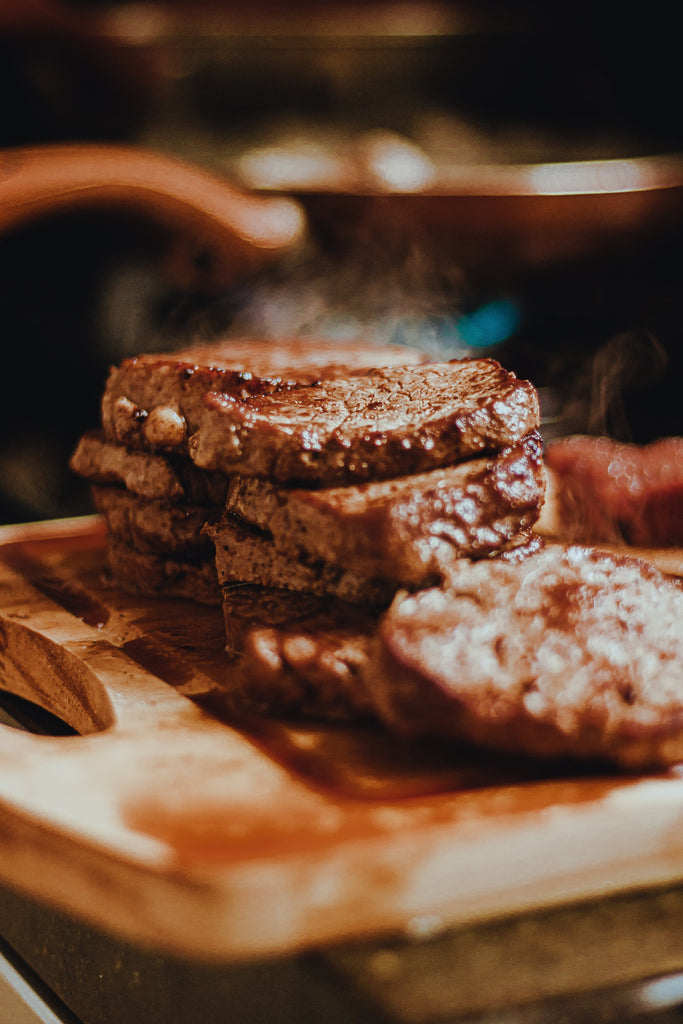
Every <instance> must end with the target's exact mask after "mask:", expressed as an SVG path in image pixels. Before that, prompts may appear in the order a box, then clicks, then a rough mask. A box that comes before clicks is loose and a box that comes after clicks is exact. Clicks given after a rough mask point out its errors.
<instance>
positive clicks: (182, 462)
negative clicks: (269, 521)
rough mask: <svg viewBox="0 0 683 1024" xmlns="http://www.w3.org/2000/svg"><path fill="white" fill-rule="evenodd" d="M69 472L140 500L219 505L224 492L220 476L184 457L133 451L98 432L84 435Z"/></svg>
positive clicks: (224, 481)
mask: <svg viewBox="0 0 683 1024" xmlns="http://www.w3.org/2000/svg"><path fill="white" fill-rule="evenodd" d="M71 468H72V469H73V471H74V473H78V475H79V476H82V477H83V478H84V479H86V480H90V481H92V482H93V483H96V484H115V485H119V486H122V487H125V489H126V490H127V491H129V492H130V493H131V494H138V495H140V497H142V498H149V499H150V500H156V499H160V498H163V499H164V500H166V501H180V502H187V503H189V504H192V505H222V504H224V502H225V496H226V493H227V490H228V478H227V477H226V475H225V474H224V473H207V472H206V471H205V470H203V469H197V467H196V466H195V465H194V464H193V463H192V462H190V460H189V459H188V458H187V457H184V456H179V455H174V454H172V453H171V454H167V455H162V454H160V453H152V452H143V451H136V450H131V449H129V448H126V447H125V445H122V444H117V443H116V442H114V441H107V440H105V438H104V435H103V434H102V432H101V431H99V430H92V431H89V432H88V433H86V434H84V435H83V437H82V438H81V439H80V441H79V442H78V445H77V447H76V450H75V451H74V453H73V455H72V456H71Z"/></svg>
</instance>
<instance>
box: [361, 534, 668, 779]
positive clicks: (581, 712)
mask: <svg viewBox="0 0 683 1024" xmlns="http://www.w3.org/2000/svg"><path fill="white" fill-rule="evenodd" d="M682 621H683V590H682V589H681V587H679V586H678V585H677V584H676V583H674V582H673V581H672V580H670V579H669V578H667V577H665V576H663V575H662V574H661V573H660V572H658V571H657V570H656V569H653V568H652V567H651V566H649V565H648V564H646V563H645V562H642V561H639V560H637V559H632V558H628V557H625V556H624V557H619V556H613V555H609V554H606V553H604V552H600V551H598V550H596V549H593V548H585V547H579V546H572V547H567V548H565V547H563V546H560V545H552V546H549V547H547V548H546V549H545V550H544V551H542V552H540V553H539V554H537V555H532V556H530V557H529V558H528V559H526V560H524V561H522V562H520V563H519V564H517V565H515V564H511V563H508V562H505V561H500V560H498V559H493V560H491V561H487V562H477V563H469V564H466V563H462V564H461V565H460V566H459V567H458V568H457V569H456V570H454V571H453V573H452V576H451V579H450V580H449V583H448V585H446V586H444V587H442V588H433V589H430V590H425V591H422V592H421V593H419V594H415V595H412V596H407V595H402V596H400V597H398V598H397V599H396V600H395V602H394V603H393V605H392V606H391V608H390V609H389V610H388V612H386V614H385V615H384V616H383V618H382V620H381V623H380V626H379V630H378V634H377V639H376V642H375V647H374V650H373V655H372V658H371V661H370V663H369V666H368V670H367V682H368V689H369V691H370V692H371V693H372V698H373V702H374V704H375V706H376V708H377V711H378V713H379V715H380V717H381V718H382V719H383V720H384V721H385V722H387V723H388V724H389V725H390V726H391V727H392V728H393V729H395V730H398V731H400V732H402V733H409V734H445V735H448V736H452V737H453V738H455V739H462V740H467V741H474V742H476V743H479V744H483V745H484V746H487V747H490V748H497V749H499V750H504V751H520V752H526V753H529V754H535V755H540V756H555V755H558V756H562V755H572V756H578V757H589V758H590V757H598V758H608V759H611V760H613V761H616V762H618V763H620V764H621V765H624V766H627V767H652V766H659V765H666V764H669V763H673V762H676V761H679V760H681V758H683V686H682V678H683V677H682V674H681V673H682V671H683V633H682V632H681V622H682Z"/></svg>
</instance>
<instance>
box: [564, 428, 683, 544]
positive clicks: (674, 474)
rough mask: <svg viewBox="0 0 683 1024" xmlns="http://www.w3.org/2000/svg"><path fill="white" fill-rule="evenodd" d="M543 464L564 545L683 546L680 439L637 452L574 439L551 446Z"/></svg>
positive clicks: (641, 447)
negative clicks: (576, 543)
mask: <svg viewBox="0 0 683 1024" xmlns="http://www.w3.org/2000/svg"><path fill="white" fill-rule="evenodd" d="M545 459H546V465H547V466H548V469H549V471H550V474H551V476H552V482H553V495H554V504H555V518H556V523H555V524H554V526H555V529H556V530H557V531H558V532H559V535H560V536H561V537H563V538H564V539H566V540H568V541H585V542H589V543H590V542H604V543H614V544H619V543H623V542H626V543H627V544H632V545H635V546H638V547H676V546H683V438H680V437H669V438H662V439H661V440H659V441H654V442H652V443H651V444H648V445H636V444H625V443H623V442H619V441H614V440H612V439H610V438H606V437H589V436H583V435H574V436H572V437H567V438H562V439H559V440H557V441H553V442H551V443H550V444H549V445H548V446H547V449H546V452H545Z"/></svg>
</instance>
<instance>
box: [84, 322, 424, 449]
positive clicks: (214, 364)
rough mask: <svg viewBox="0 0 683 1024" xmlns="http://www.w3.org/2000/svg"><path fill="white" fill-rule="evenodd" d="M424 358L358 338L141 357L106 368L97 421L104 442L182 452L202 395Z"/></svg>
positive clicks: (245, 343) (241, 344) (256, 391)
mask: <svg viewBox="0 0 683 1024" xmlns="http://www.w3.org/2000/svg"><path fill="white" fill-rule="evenodd" d="M424 358H425V357H424V356H423V354H422V353H420V352H418V351H416V350H415V349H410V348H407V347H404V346H402V345H372V343H368V342H367V341H359V340H357V339H355V340H352V341H341V342H336V341H335V342H334V343H332V342H325V341H320V340H315V339H295V340H282V339H278V340H264V339H238V340H232V341H225V342H223V343H219V342H213V343H205V344H197V345H193V346H191V347H189V348H187V349H182V350H180V351H178V352H175V353H156V354H145V355H140V356H136V357H134V358H130V359H126V360H124V361H123V362H122V363H121V364H120V365H118V366H115V367H112V369H111V370H110V372H109V376H108V378H107V382H106V385H105V390H104V394H103V397H102V426H103V429H104V433H105V435H106V438H107V440H109V441H116V442H119V443H121V444H124V445H126V446H127V447H131V448H140V449H143V450H145V449H147V450H150V451H180V452H184V453H186V452H187V449H188V440H189V438H190V437H191V436H192V434H193V433H194V432H195V431H196V429H197V427H198V426H199V422H200V419H201V417H202V415H203V413H204V411H205V405H204V396H205V395H206V394H207V393H211V392H217V393H220V394H229V395H234V396H241V397H247V396H249V395H260V394H263V393H267V392H269V391H273V390H278V389H285V390H286V389H287V388H288V387H290V386H291V385H292V384H293V383H294V382H296V381H298V382H307V383H311V382H313V381H317V380H318V379H319V378H320V377H338V376H344V377H348V376H353V375H354V374H357V373H362V372H364V371H366V370H368V369H370V368H371V367H373V366H383V365H386V364H391V363H401V364H404V363H407V364H410V363H416V362H420V361H422V360H423V359H424Z"/></svg>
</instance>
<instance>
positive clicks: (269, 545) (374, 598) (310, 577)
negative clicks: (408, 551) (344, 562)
mask: <svg viewBox="0 0 683 1024" xmlns="http://www.w3.org/2000/svg"><path fill="white" fill-rule="evenodd" d="M206 533H207V535H208V537H210V538H211V540H212V541H213V543H214V544H215V557H216V572H217V574H218V582H219V583H220V585H221V587H223V589H224V591H227V590H229V589H231V588H234V587H235V586H236V585H238V584H243V583H249V584H256V585H259V586H262V587H269V588H272V587H275V588H279V589H282V590H294V591H299V592H301V593H302V594H315V595H317V596H318V597H323V596H325V595H328V596H331V597H335V598H338V599H340V600H342V601H348V602H350V603H353V604H363V605H381V606H384V607H386V605H388V604H389V602H390V601H391V599H392V597H393V596H394V593H395V591H396V585H395V584H394V583H392V582H391V581H390V580H386V579H369V578H367V577H365V576H359V575H358V574H357V573H354V572H352V571H351V570H349V569H345V568H341V567H339V566H334V565H331V564H330V563H328V562H325V561H323V560H322V559H315V558H305V557H303V556H300V557H297V558H293V557H292V556H291V554H287V553H284V552H283V551H281V550H280V549H279V548H277V547H276V546H275V544H274V543H273V539H272V537H270V536H269V535H267V534H265V533H264V532H263V531H260V530H256V529H254V528H253V527H249V526H248V525H247V524H245V523H243V522H241V521H240V520H239V519H238V518H237V517H236V516H233V515H230V514H227V515H225V516H224V517H223V518H222V519H221V520H220V521H219V522H217V523H215V524H213V525H211V526H209V527H207V530H206Z"/></svg>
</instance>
